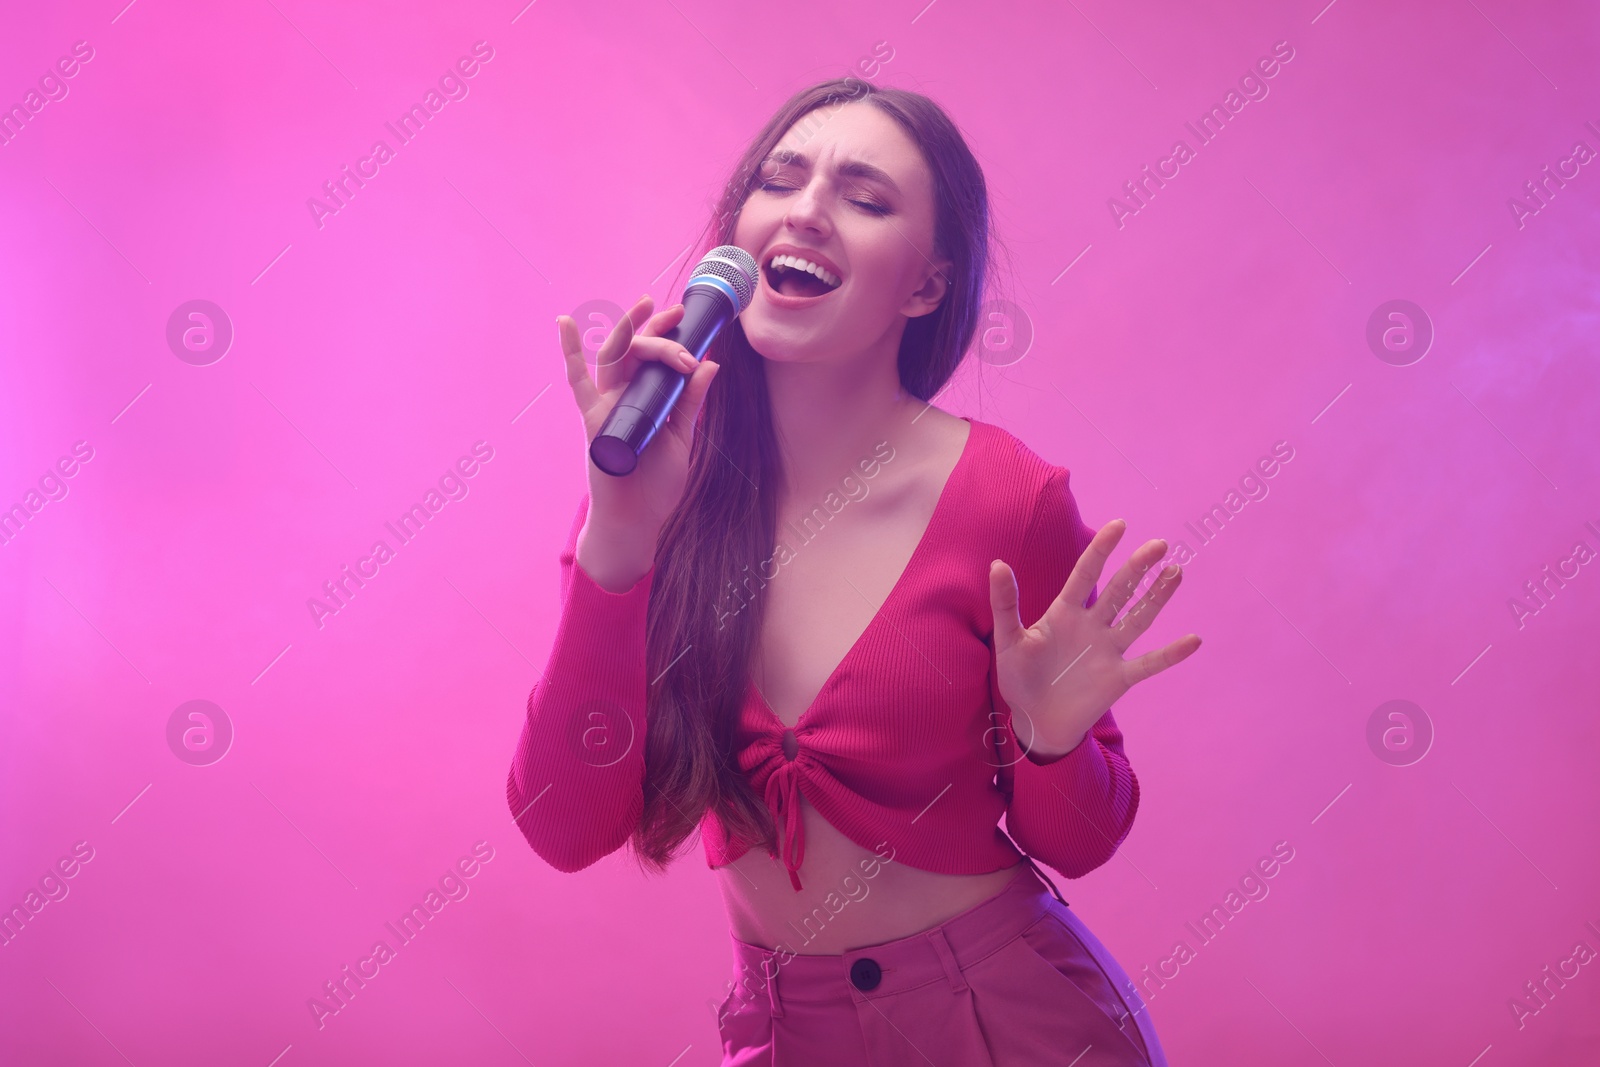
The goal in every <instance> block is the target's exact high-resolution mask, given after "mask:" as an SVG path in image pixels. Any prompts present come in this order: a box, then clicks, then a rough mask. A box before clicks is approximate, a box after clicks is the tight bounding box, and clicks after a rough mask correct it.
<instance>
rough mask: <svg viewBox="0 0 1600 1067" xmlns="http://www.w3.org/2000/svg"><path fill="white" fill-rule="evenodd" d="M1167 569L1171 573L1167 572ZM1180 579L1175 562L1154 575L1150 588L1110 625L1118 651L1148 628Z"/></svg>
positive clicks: (1135, 639) (1175, 588) (1112, 639)
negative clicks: (1154, 578)
mask: <svg viewBox="0 0 1600 1067" xmlns="http://www.w3.org/2000/svg"><path fill="white" fill-rule="evenodd" d="M1167 571H1171V572H1172V573H1171V574H1168V573H1167ZM1182 580H1183V568H1182V567H1180V566H1178V565H1177V564H1176V563H1174V564H1172V566H1171V567H1168V568H1166V569H1164V570H1162V572H1161V573H1160V574H1158V575H1157V576H1156V580H1155V581H1154V582H1151V583H1150V588H1148V589H1146V590H1145V591H1144V595H1143V596H1141V597H1140V598H1139V602H1138V603H1136V604H1135V605H1134V606H1133V607H1132V608H1130V609H1128V612H1127V613H1126V614H1125V615H1123V616H1122V618H1121V619H1119V620H1117V622H1116V624H1115V625H1114V626H1112V627H1111V643H1112V645H1113V646H1114V647H1115V648H1116V649H1117V651H1118V652H1125V651H1127V649H1128V646H1129V645H1131V644H1133V643H1134V642H1135V641H1137V640H1138V639H1139V635H1140V634H1142V633H1144V632H1145V631H1146V630H1148V629H1150V624H1151V623H1153V622H1155V621H1156V615H1158V614H1159V613H1160V611H1161V609H1162V608H1163V607H1164V606H1166V603H1167V601H1169V600H1171V599H1172V595H1173V594H1174V593H1176V592H1177V591H1178V583H1179V582H1181V581H1182ZM1099 606H1100V602H1099V601H1096V602H1095V607H1097V608H1098V607H1099Z"/></svg>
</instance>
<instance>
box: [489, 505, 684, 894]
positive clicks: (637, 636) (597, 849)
mask: <svg viewBox="0 0 1600 1067" xmlns="http://www.w3.org/2000/svg"><path fill="white" fill-rule="evenodd" d="M588 510H589V497H588V494H584V497H583V501H582V503H581V504H580V505H579V507H578V515H577V518H576V519H574V520H573V523H572V531H571V533H570V534H569V535H568V537H567V545H566V548H564V549H563V550H562V552H561V556H560V564H561V617H560V621H559V622H558V624H557V627H556V635H555V641H554V643H553V644H552V646H551V649H550V657H549V660H548V661H547V663H546V665H545V671H544V676H543V677H542V678H541V679H539V681H538V682H537V683H535V685H534V687H533V690H532V692H531V693H530V694H529V696H528V708H527V717H526V719H525V720H524V721H523V725H522V736H521V738H520V739H519V740H518V741H517V748H516V754H515V755H514V757H513V758H512V761H511V770H510V773H509V774H508V775H507V777H506V801H507V803H508V804H509V805H510V807H511V814H512V817H513V818H514V819H515V820H516V823H517V827H518V828H519V829H520V830H521V831H522V834H523V836H524V837H526V838H527V839H528V844H529V845H531V846H533V850H534V851H535V852H537V853H538V854H539V855H540V856H541V857H542V858H543V859H544V860H545V861H546V862H547V863H549V864H550V865H551V866H552V867H554V868H556V869H557V870H560V871H569V872H570V871H577V870H582V869H583V868H585V867H587V866H589V865H590V864H591V863H594V862H595V861H596V860H599V859H600V858H602V857H604V856H607V855H610V854H611V853H612V852H615V851H616V850H617V849H618V848H621V847H622V845H623V844H625V843H626V842H627V840H628V838H629V836H630V835H631V834H632V832H633V827H634V825H635V824H636V823H637V821H638V819H639V815H640V813H641V811H642V810H643V807H644V788H643V781H644V738H645V692H646V683H645V613H646V609H647V608H648V606H649V596H650V586H651V583H652V581H653V579H654V577H655V568H654V567H653V566H652V567H651V569H650V571H649V572H647V573H646V574H645V576H644V577H642V578H640V579H639V581H638V583H637V584H636V585H634V587H633V588H632V589H630V590H628V591H627V592H625V593H611V592H608V591H606V590H605V589H602V588H601V587H600V586H599V585H597V584H595V581H594V579H592V578H590V577H589V575H588V574H587V573H586V572H585V571H584V570H583V568H582V567H581V566H579V565H578V563H577V545H578V534H579V532H580V531H581V530H582V528H583V522H584V518H585V516H586V515H587V513H588Z"/></svg>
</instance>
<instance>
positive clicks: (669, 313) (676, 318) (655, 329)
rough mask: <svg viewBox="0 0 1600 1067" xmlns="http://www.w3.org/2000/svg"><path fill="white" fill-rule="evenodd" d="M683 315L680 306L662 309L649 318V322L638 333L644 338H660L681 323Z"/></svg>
mask: <svg viewBox="0 0 1600 1067" xmlns="http://www.w3.org/2000/svg"><path fill="white" fill-rule="evenodd" d="M683 315H684V310H683V305H682V304H673V305H672V306H671V307H669V308H662V309H661V310H660V311H658V312H656V313H655V314H654V315H651V316H650V319H649V321H648V322H646V323H645V324H644V327H643V328H642V329H641V330H640V331H639V332H640V333H641V334H643V335H645V336H646V337H660V336H661V335H662V334H664V333H666V332H667V331H668V330H670V329H672V328H673V327H674V326H676V325H678V323H679V322H681V321H683Z"/></svg>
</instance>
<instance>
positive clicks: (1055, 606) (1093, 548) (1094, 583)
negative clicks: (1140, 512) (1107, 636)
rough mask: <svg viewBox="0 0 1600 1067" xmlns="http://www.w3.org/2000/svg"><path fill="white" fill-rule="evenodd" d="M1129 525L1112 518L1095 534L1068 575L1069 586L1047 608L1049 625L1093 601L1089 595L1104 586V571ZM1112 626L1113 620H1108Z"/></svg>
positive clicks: (1067, 583) (1046, 617)
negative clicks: (1101, 576)
mask: <svg viewBox="0 0 1600 1067" xmlns="http://www.w3.org/2000/svg"><path fill="white" fill-rule="evenodd" d="M1127 528H1128V524H1127V523H1125V522H1123V521H1122V520H1121V519H1112V520H1111V521H1110V522H1108V523H1106V524H1105V525H1104V526H1102V527H1100V529H1099V530H1097V531H1096V532H1095V535H1094V536H1093V537H1091V538H1090V539H1089V543H1088V544H1087V545H1085V546H1084V548H1083V551H1082V552H1081V553H1079V554H1078V561H1077V562H1076V563H1074V564H1073V565H1072V573H1071V574H1069V575H1067V581H1066V584H1065V585H1063V586H1062V587H1061V592H1059V593H1057V594H1056V597H1055V599H1054V600H1052V601H1051V602H1050V606H1049V607H1047V608H1045V612H1044V617H1045V621H1046V622H1047V623H1054V622H1056V621H1057V619H1058V618H1059V617H1060V616H1061V613H1062V612H1063V611H1071V610H1075V609H1080V608H1082V607H1083V602H1084V601H1085V600H1088V599H1089V594H1090V593H1092V592H1094V590H1095V589H1096V588H1097V587H1098V586H1099V585H1100V572H1101V571H1103V570H1104V569H1105V566H1106V560H1108V559H1110V558H1111V551H1112V549H1114V548H1116V547H1117V542H1118V541H1121V540H1122V535H1123V533H1124V531H1126V530H1127ZM1099 606H1100V601H1099V600H1096V601H1095V607H1099ZM1104 622H1105V623H1106V625H1108V626H1109V625H1110V623H1111V619H1110V618H1106V619H1105V620H1104Z"/></svg>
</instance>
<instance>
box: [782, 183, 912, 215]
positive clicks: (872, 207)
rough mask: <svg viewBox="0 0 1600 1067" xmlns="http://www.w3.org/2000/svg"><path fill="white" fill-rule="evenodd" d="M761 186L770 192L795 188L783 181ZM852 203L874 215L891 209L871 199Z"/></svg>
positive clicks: (885, 212) (884, 213) (852, 201)
mask: <svg viewBox="0 0 1600 1067" xmlns="http://www.w3.org/2000/svg"><path fill="white" fill-rule="evenodd" d="M760 187H761V188H762V189H765V190H766V191H767V192H769V193H770V192H777V191H779V190H780V189H781V190H788V191H790V192H792V191H794V189H795V186H793V185H786V184H784V183H783V182H762V183H761V186H760ZM846 199H849V198H848V197H847V198H846ZM850 203H852V204H854V205H856V206H857V207H859V208H861V209H863V210H865V211H869V212H871V213H872V214H874V215H887V214H889V211H890V209H889V208H887V207H885V206H884V205H882V204H877V203H874V202H872V201H871V200H850Z"/></svg>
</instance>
